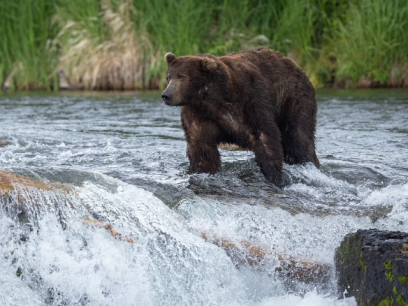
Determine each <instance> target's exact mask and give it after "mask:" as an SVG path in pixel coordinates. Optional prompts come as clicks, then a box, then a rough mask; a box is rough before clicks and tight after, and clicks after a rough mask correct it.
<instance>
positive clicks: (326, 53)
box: [0, 0, 408, 91]
mask: <svg viewBox="0 0 408 306" xmlns="http://www.w3.org/2000/svg"><path fill="white" fill-rule="evenodd" d="M0 17H1V18H0V34H1V37H2V42H1V44H0V84H1V85H2V88H3V89H8V90H12V91H14V90H38V89H46V90H58V89H59V88H60V85H61V86H62V87H64V85H62V84H61V82H60V81H59V79H60V78H61V72H60V71H61V70H63V71H64V75H65V76H64V77H65V79H66V80H67V81H68V83H69V84H70V86H71V87H73V88H76V89H90V90H135V89H160V88H162V87H163V86H164V83H165V78H164V73H165V70H166V65H165V62H164V60H163V55H164V54H165V53H166V52H168V51H171V52H173V53H174V54H175V55H177V56H180V55H188V54H197V53H212V54H214V55H216V56H222V55H225V54H228V53H231V52H235V51H240V50H247V49H252V48H256V47H260V46H264V47H268V48H272V49H275V50H277V51H280V52H282V53H284V54H285V55H287V56H289V57H291V58H292V59H294V60H295V62H296V63H298V64H299V66H301V67H302V69H303V70H305V72H306V73H307V75H308V76H309V78H310V80H311V81H312V83H313V85H314V86H315V87H316V88H321V87H333V88H378V87H391V88H407V87H408V54H407V52H406V50H408V34H407V33H408V23H407V22H406V20H408V4H407V2H406V1H405V0H393V1H386V2H385V1H380V0H362V1H354V0H346V1H340V0H302V1H295V0H279V1H274V2H270V1H266V0H259V1H255V0H247V1H244V0H240V1H227V0H224V1H221V0H211V1H205V2H203V1H201V2H197V1H192V0H180V1H176V0H170V1H163V0H153V1H150V0H149V1H148V0H138V1H133V2H132V1H130V0H86V1H84V0H72V1H61V0H30V1H25V0H16V1H13V2H10V1H2V2H1V3H0Z"/></svg>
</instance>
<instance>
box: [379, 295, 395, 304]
mask: <svg viewBox="0 0 408 306" xmlns="http://www.w3.org/2000/svg"><path fill="white" fill-rule="evenodd" d="M392 305H394V299H393V298H392V297H389V296H387V298H386V299H385V300H382V301H381V302H380V304H378V306H392Z"/></svg>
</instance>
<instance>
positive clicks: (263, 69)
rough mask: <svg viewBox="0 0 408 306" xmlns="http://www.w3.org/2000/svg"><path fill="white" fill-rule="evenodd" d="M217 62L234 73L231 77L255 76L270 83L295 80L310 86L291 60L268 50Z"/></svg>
mask: <svg viewBox="0 0 408 306" xmlns="http://www.w3.org/2000/svg"><path fill="white" fill-rule="evenodd" d="M219 60H221V61H222V62H223V63H224V64H225V65H226V66H227V67H228V68H229V69H230V70H231V71H234V72H235V73H233V74H232V76H234V75H235V76H238V75H237V74H255V75H258V76H262V77H263V78H265V79H268V80H269V82H272V83H277V82H281V81H285V82H286V81H289V82H292V81H293V79H294V78H295V79H298V80H302V81H303V82H305V83H306V84H308V85H310V86H311V84H310V82H309V79H308V78H307V76H306V74H305V73H304V72H303V70H302V69H300V68H299V66H298V65H297V64H296V63H295V62H294V61H293V60H292V59H290V58H287V57H285V56H284V55H283V54H282V53H280V52H278V51H275V50H271V49H268V48H259V49H255V50H249V51H241V52H236V53H231V54H228V55H225V56H222V57H219ZM240 77H242V76H240Z"/></svg>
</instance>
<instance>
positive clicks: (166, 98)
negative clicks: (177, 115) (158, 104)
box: [162, 92, 171, 105]
mask: <svg viewBox="0 0 408 306" xmlns="http://www.w3.org/2000/svg"><path fill="white" fill-rule="evenodd" d="M162 99H163V102H164V103H165V104H167V105H170V102H171V95H169V94H167V93H165V92H163V94H162Z"/></svg>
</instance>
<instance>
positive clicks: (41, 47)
mask: <svg viewBox="0 0 408 306" xmlns="http://www.w3.org/2000/svg"><path fill="white" fill-rule="evenodd" d="M54 13H55V6H54V1H53V0H30V1H27V0H13V1H0V37H1V39H0V83H3V81H5V78H6V76H7V75H9V74H10V73H11V72H13V71H14V78H13V80H11V81H12V82H11V84H10V86H12V87H14V86H15V87H16V88H17V89H31V88H38V87H41V88H49V74H50V73H51V72H52V70H53V65H55V60H56V57H55V55H52V54H50V53H49V50H48V48H47V46H48V44H49V39H50V38H52V37H54V36H55V34H56V30H57V29H56V28H55V27H54V26H53V25H51V24H50V18H51V17H52V16H53V15H54Z"/></svg>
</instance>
